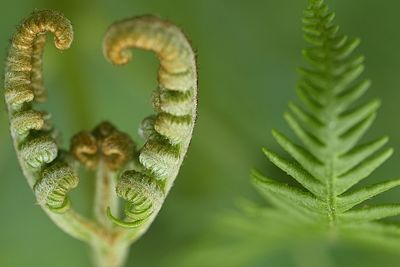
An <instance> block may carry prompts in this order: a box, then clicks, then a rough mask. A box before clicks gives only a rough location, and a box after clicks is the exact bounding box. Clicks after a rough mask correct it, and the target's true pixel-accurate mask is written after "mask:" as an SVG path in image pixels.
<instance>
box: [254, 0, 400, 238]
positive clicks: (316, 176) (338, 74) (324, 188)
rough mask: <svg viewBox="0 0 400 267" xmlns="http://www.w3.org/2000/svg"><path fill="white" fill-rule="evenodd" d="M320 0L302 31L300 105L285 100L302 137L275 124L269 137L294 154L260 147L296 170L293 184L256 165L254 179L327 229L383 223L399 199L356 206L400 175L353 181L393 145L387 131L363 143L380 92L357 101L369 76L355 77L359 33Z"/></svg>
mask: <svg viewBox="0 0 400 267" xmlns="http://www.w3.org/2000/svg"><path fill="white" fill-rule="evenodd" d="M333 20H334V13H332V12H330V11H329V9H328V7H327V5H326V4H325V3H324V1H323V0H309V3H308V7H307V9H306V10H305V12H304V17H303V31H304V37H305V39H306V41H307V42H308V43H309V44H310V47H308V48H306V49H305V50H303V56H304V58H305V59H306V61H307V62H308V63H310V66H309V67H308V68H301V69H300V70H299V72H300V81H299V83H298V87H297V94H298V96H299V97H300V99H301V101H302V105H298V104H295V103H290V104H289V111H288V112H287V113H285V115H284V118H285V120H286V121H287V123H288V124H289V126H290V128H291V129H292V130H293V132H294V133H295V135H296V136H297V137H298V139H299V140H300V141H301V142H302V145H298V144H296V143H295V142H293V141H291V140H290V139H289V138H288V137H287V136H286V135H284V134H283V133H281V132H279V131H277V130H274V131H273V132H272V134H273V137H274V138H275V140H276V141H277V142H278V144H279V145H280V146H281V147H282V148H283V149H284V150H285V151H286V152H287V153H288V154H289V155H290V156H291V157H292V158H293V159H292V160H289V159H287V158H285V157H282V156H280V155H279V154H277V153H275V152H273V151H271V150H269V149H267V148H264V149H263V152H264V153H265V155H266V156H267V158H268V159H269V160H270V161H271V162H272V163H273V164H275V165H276V166H277V167H279V168H280V169H281V170H283V171H284V172H286V173H287V174H288V175H290V176H291V177H293V179H295V180H296V181H297V182H298V183H299V184H300V185H301V187H300V188H299V187H295V186H291V185H286V184H283V183H281V182H278V181H276V180H274V179H270V178H267V177H264V176H263V175H261V174H260V173H258V172H257V171H254V172H253V177H254V183H255V185H256V187H257V188H258V189H259V191H260V192H261V193H262V194H264V195H265V196H266V197H267V198H268V199H269V200H270V201H271V202H272V203H273V204H274V205H276V206H277V207H278V208H279V209H281V210H284V211H285V212H288V213H290V214H292V215H294V216H297V218H299V219H300V220H304V221H307V222H312V223H316V224H319V225H325V226H326V227H328V228H330V229H331V230H332V232H334V233H335V232H337V231H338V230H340V229H350V228H355V227H357V228H358V229H359V230H361V229H362V228H363V227H364V228H365V229H369V230H370V229H373V228H374V227H375V228H376V229H377V228H380V227H384V225H383V224H380V223H377V222H376V221H377V220H379V219H383V218H387V217H390V216H396V215H399V214H400V205H399V204H390V205H372V206H366V207H363V208H358V207H356V206H357V205H359V204H361V203H363V202H364V201H366V200H368V199H370V198H372V197H374V196H376V195H378V194H380V193H382V192H384V191H387V190H389V189H391V188H393V187H396V186H399V185H400V179H396V180H389V181H385V182H381V183H378V184H374V185H370V186H367V187H363V188H359V189H353V187H354V186H355V185H356V184H357V183H359V182H360V181H362V180H363V179H365V178H367V177H368V176H369V175H370V174H371V173H372V172H373V171H374V170H375V169H376V168H378V167H379V166H380V165H381V164H382V163H383V162H385V161H386V160H387V159H388V158H389V157H390V156H391V155H392V153H393V150H392V149H391V148H384V146H385V144H386V143H387V141H388V138H387V137H381V138H377V139H375V140H373V141H370V142H367V143H362V144H359V143H360V139H361V138H362V137H363V135H364V134H365V132H366V131H367V130H368V128H369V127H370V126H371V124H372V123H373V121H374V119H375V117H376V111H377V109H378V108H379V106H380V101H379V100H372V101H369V102H366V103H364V104H361V105H358V104H356V101H357V100H358V99H359V98H360V97H361V96H362V95H363V94H364V93H365V92H366V91H367V89H368V88H369V87H370V84H371V82H370V81H369V80H360V79H359V77H360V75H361V74H362V72H363V71H364V65H363V62H364V57H363V56H354V55H353V52H354V50H355V49H356V47H357V46H358V45H359V43H360V41H359V39H352V38H349V37H347V36H346V35H343V34H341V33H339V27H338V26H337V25H335V24H334V23H333Z"/></svg>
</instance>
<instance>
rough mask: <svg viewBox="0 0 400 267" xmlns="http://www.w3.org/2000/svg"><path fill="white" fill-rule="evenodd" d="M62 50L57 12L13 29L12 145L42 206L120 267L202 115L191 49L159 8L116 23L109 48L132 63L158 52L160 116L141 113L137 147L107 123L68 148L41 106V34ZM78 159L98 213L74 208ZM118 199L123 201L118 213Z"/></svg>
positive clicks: (68, 36) (99, 259) (66, 42)
mask: <svg viewBox="0 0 400 267" xmlns="http://www.w3.org/2000/svg"><path fill="white" fill-rule="evenodd" d="M47 32H51V33H53V34H54V36H55V38H54V43H55V45H56V47H57V48H59V49H67V48H68V47H69V46H70V45H71V42H72V39H73V31H72V26H71V23H70V22H69V21H68V19H66V18H65V17H64V16H63V15H62V14H60V13H58V12H55V11H39V12H35V13H33V14H32V15H31V16H30V17H29V18H27V19H26V20H25V21H24V22H23V23H22V25H21V26H20V27H19V28H18V29H17V32H16V33H15V35H14V37H13V39H12V42H11V47H10V49H9V54H8V58H7V64H6V71H5V100H6V104H7V107H8V114H9V119H10V129H11V136H12V139H13V142H14V147H15V150H16V153H17V156H18V159H19V163H20V165H21V168H22V170H23V173H24V175H25V177H26V178H27V180H28V184H29V185H30V187H31V188H32V189H33V191H34V192H35V195H36V198H37V201H38V203H39V204H40V206H41V208H42V209H43V210H44V211H45V212H46V214H47V215H48V216H49V217H50V218H51V219H52V220H53V221H54V222H55V223H56V224H57V225H58V226H59V227H60V228H61V229H62V230H64V231H65V232H66V233H68V234H70V235H71V236H73V237H75V238H77V239H80V240H82V241H85V242H87V243H88V244H90V245H91V246H92V247H93V250H94V256H95V261H96V264H97V266H103V267H118V266H122V265H123V263H124V262H125V259H126V255H127V251H128V248H129V245H130V244H131V243H133V242H134V241H135V240H137V239H138V238H139V237H140V236H141V235H142V234H144V232H145V231H146V230H147V229H148V228H149V226H150V225H151V223H152V222H153V220H154V219H155V217H156V215H157V214H158V212H159V210H160V208H161V206H162V204H163V202H164V200H165V198H166V196H167V194H168V192H169V190H170V189H171V187H172V185H173V182H174V180H175V178H176V176H177V175H178V172H179V168H180V166H181V164H182V161H183V159H184V157H185V154H186V151H187V149H188V146H189V143H190V140H191V137H192V132H193V128H194V124H195V120H196V110H197V72H196V63H195V56H194V52H193V50H192V48H191V46H190V44H189V42H188V40H187V39H186V37H185V35H184V34H183V33H182V32H181V30H180V29H179V28H177V27H176V26H174V25H173V24H171V23H169V22H166V21H163V20H161V19H159V18H157V17H153V16H141V17H134V18H130V19H126V20H123V21H120V22H117V23H115V24H113V25H112V26H111V27H110V29H109V30H108V31H107V33H106V36H105V39H104V55H105V57H106V58H107V59H108V60H109V61H110V62H111V63H113V64H116V65H120V64H125V63H128V62H129V60H130V58H131V54H130V51H129V49H132V48H140V49H145V50H150V51H153V52H155V53H156V54H157V56H158V58H159V60H160V64H161V66H160V70H159V73H158V81H159V86H158V88H157V90H156V91H155V93H154V97H153V100H152V103H153V107H154V110H155V112H156V114H155V115H152V116H150V117H148V118H146V119H144V121H143V123H142V125H141V128H140V133H141V134H142V136H143V138H144V139H145V144H144V146H143V147H142V148H140V149H138V150H137V149H136V146H135V144H134V142H133V141H132V140H131V138H130V137H129V136H128V135H127V134H125V133H123V132H120V131H119V130H117V129H116V128H115V127H114V126H113V125H112V124H111V123H108V122H103V123H101V124H100V125H99V126H97V127H95V129H94V130H93V131H91V132H86V131H83V132H80V133H78V134H76V135H75V136H74V137H73V138H72V140H71V147H70V149H69V150H68V151H66V150H62V149H61V148H60V144H58V142H57V141H56V140H57V137H56V133H57V131H56V130H55V128H54V127H53V126H52V124H51V123H50V115H49V114H48V113H46V112H43V111H39V110H37V109H35V104H36V103H37V102H42V101H44V100H45V99H46V92H45V90H44V87H43V78H42V55H43V49H44V46H45V40H46V38H45V34H46V33H47ZM80 166H83V167H86V168H87V169H89V170H91V171H94V172H96V174H97V176H96V190H95V191H96V194H95V201H94V207H93V210H94V220H92V219H89V218H85V217H83V216H81V215H79V214H78V213H77V212H76V211H74V209H73V207H72V205H71V201H70V200H69V198H68V196H67V195H68V192H69V191H70V190H72V189H73V188H75V187H76V186H77V185H78V182H79V178H78V175H77V170H78V168H79V167H80ZM118 197H120V198H122V199H124V200H126V204H125V209H124V211H125V216H124V218H123V219H118V216H119V215H116V216H114V215H112V214H118V212H119V208H118V206H119V205H118V204H119V201H118Z"/></svg>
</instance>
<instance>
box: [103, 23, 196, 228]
mask: <svg viewBox="0 0 400 267" xmlns="http://www.w3.org/2000/svg"><path fill="white" fill-rule="evenodd" d="M103 48H104V49H103V51H104V55H105V57H106V58H107V59H108V60H109V61H110V62H111V63H112V64H115V65H122V64H126V63H128V62H129V61H130V59H131V52H130V49H132V48H141V49H144V50H150V51H153V52H155V53H156V54H157V56H158V58H159V60H160V69H159V72H158V83H159V85H158V88H157V90H156V91H155V92H154V97H153V107H154V110H155V112H156V114H155V115H152V116H150V117H148V118H146V119H145V120H144V121H143V123H142V128H141V129H140V132H141V134H142V136H143V137H144V138H146V142H145V144H144V146H143V147H142V148H141V150H140V151H139V162H140V163H141V164H142V166H143V168H142V169H141V170H138V172H132V171H128V172H125V173H124V174H123V179H121V180H119V182H118V185H117V194H118V196H119V197H121V198H123V199H124V200H126V201H127V204H126V208H125V216H126V218H125V219H124V220H120V219H117V218H115V217H114V216H112V215H111V211H110V210H108V214H109V217H110V218H111V219H112V220H113V221H114V222H115V223H116V224H118V225H120V226H124V227H137V226H138V225H140V224H142V223H144V222H146V221H148V220H149V219H150V218H151V217H152V216H153V217H154V216H155V215H156V214H157V213H158V211H159V209H160V207H161V203H162V202H163V201H164V198H165V196H166V194H167V193H168V191H169V189H170V188H171V186H172V184H173V181H174V180H175V178H176V175H177V173H178V171H179V168H180V165H181V164H182V161H183V158H184V156H185V154H186V151H187V148H188V146H189V143H190V140H191V136H192V131H193V127H194V123H195V119H196V107H197V72H196V61H195V54H194V52H193V50H192V48H191V45H190V43H189V42H188V40H187V38H186V37H185V35H184V34H183V33H182V32H181V30H180V29H179V28H177V27H176V26H174V25H173V24H171V23H169V22H166V21H164V20H161V19H159V18H157V17H154V16H142V17H135V18H131V19H126V20H122V21H120V22H116V23H114V24H113V25H112V26H111V27H110V29H109V30H108V31H107V33H106V36H105V38H104V43H103ZM154 184H158V186H155V185H154Z"/></svg>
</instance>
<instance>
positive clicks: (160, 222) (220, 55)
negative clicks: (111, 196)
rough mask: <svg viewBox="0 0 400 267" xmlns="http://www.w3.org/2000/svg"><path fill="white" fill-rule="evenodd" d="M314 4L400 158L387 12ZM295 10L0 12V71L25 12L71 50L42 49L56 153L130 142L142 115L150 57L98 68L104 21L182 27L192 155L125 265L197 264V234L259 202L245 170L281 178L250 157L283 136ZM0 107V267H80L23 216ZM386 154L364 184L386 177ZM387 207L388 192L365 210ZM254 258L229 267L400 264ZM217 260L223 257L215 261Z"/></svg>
mask: <svg viewBox="0 0 400 267" xmlns="http://www.w3.org/2000/svg"><path fill="white" fill-rule="evenodd" d="M327 3H328V4H329V5H330V6H331V8H332V9H333V10H335V11H336V13H337V20H336V22H337V23H338V24H340V25H341V27H342V29H344V31H345V32H346V33H348V34H350V35H352V36H358V37H361V39H362V45H361V47H360V49H359V50H358V51H359V52H361V53H363V54H365V55H366V57H367V64H366V66H367V70H366V75H365V77H369V78H371V79H372V81H373V85H374V86H373V88H372V89H371V90H370V91H369V93H368V96H369V97H372V96H379V97H380V98H381V99H382V100H383V107H382V108H381V110H380V113H379V116H378V119H377V121H376V123H375V124H374V126H373V128H372V130H371V131H370V132H369V136H370V137H371V136H377V135H381V134H388V135H389V136H391V145H392V146H393V147H395V149H397V151H400V142H399V140H400V138H399V134H400V125H399V124H398V123H397V118H396V114H398V113H399V112H400V106H399V105H398V102H399V100H400V95H399V94H400V90H399V88H400V75H399V73H400V33H398V27H397V26H398V25H400V16H398V10H399V8H400V2H399V1H395V0H382V1H376V0H351V1H350V0H341V1H333V0H330V1H327ZM305 5H306V1H305V0H302V1H299V0H263V1H261V0H260V1H256V0H252V1H250V0H249V1H243V0H240V1H239V0H198V1H193V0H168V1H166V0H157V1H156V0H154V1H151V0H129V1H126V0H125V1H106V0H103V1H80V0H69V1H51V0H42V1H28V0H26V1H21V0H14V1H1V3H0V10H1V16H0V40H1V42H0V46H1V49H0V52H1V55H0V58H2V59H5V56H6V49H7V47H8V45H9V42H8V40H9V39H10V37H11V36H12V33H13V32H14V30H15V27H16V25H17V24H18V23H19V22H20V21H21V20H22V19H23V18H24V17H26V16H27V15H29V14H30V12H31V11H33V10H35V9H57V10H59V11H61V12H62V13H64V14H65V15H66V16H67V17H68V18H69V19H70V20H71V21H72V23H73V25H74V31H75V40H74V42H73V45H72V47H71V48H70V49H69V50H68V51H65V52H62V53H60V52H59V51H57V50H56V49H55V48H54V46H53V45H52V44H51V43H49V45H48V46H47V49H46V54H45V66H44V68H45V70H44V72H45V79H46V86H47V88H48V92H49V102H47V103H46V104H45V105H44V107H43V108H45V109H47V110H49V111H50V112H51V113H52V114H53V121H54V122H55V124H56V126H57V127H58V128H59V129H60V130H61V131H62V133H63V139H64V145H65V146H67V145H68V140H69V138H70V137H71V135H72V134H74V133H76V132H78V131H79V130H81V129H91V128H92V127H94V126H95V125H96V124H97V123H98V122H100V121H101V120H105V119H107V120H111V121H113V122H114V124H116V125H117V126H118V127H119V128H120V129H122V130H124V131H126V132H128V133H130V134H132V135H133V136H134V137H135V140H139V137H138V135H137V127H138V125H139V123H140V121H141V119H142V118H144V117H145V116H147V115H148V114H150V113H151V107H150V95H151V91H152V89H154V88H155V86H156V72H157V65H158V62H157V60H156V58H155V56H154V55H153V54H151V53H148V52H142V51H135V60H133V62H132V63H130V64H129V65H127V66H125V67H120V68H117V67H113V66H111V65H109V64H108V63H107V62H106V60H105V59H104V58H103V55H102V47H101V44H102V38H103V34H104V32H105V31H106V29H107V27H108V26H109V25H110V24H111V23H112V22H114V21H115V20H119V19H122V18H125V17H129V16H133V15H141V14H157V15H159V16H161V17H163V18H166V19H169V20H171V21H173V22H175V23H176V24H177V25H179V26H181V27H182V28H183V29H184V31H185V32H186V33H187V35H188V36H189V37H190V38H191V41H192V43H193V46H194V48H195V49H196V51H197V54H198V67H199V86H200V99H199V119H198V124H197V126H196V129H195V134H194V137H193V142H192V145H191V147H190V149H189V153H188V156H187V158H186V160H185V162H184V165H183V167H182V170H181V172H180V174H179V176H178V179H177V180H176V183H175V187H174V188H173V190H172V191H171V194H170V195H169V197H168V199H167V201H166V203H165V205H164V207H163V209H162V211H161V212H160V214H159V216H158V217H157V219H156V221H155V223H154V224H153V225H152V227H151V228H150V230H149V231H148V233H147V234H146V235H145V236H144V237H143V238H142V239H140V240H139V242H137V243H136V244H134V245H133V246H132V249H131V254H130V257H129V261H128V264H127V266H129V267H134V266H192V264H191V263H190V262H191V259H190V257H191V255H192V254H193V250H197V252H199V251H200V252H201V249H199V248H200V247H201V246H202V245H201V244H202V241H201V240H202V239H203V237H204V236H210V235H211V238H215V239H216V240H217V239H218V238H220V237H218V235H215V236H213V234H211V233H212V231H211V230H210V229H213V225H214V224H215V221H216V219H217V218H218V217H220V216H223V214H224V213H225V212H226V211H229V210H232V209H234V208H235V204H236V201H237V200H238V199H240V198H248V199H254V200H255V201H256V202H258V203H261V204H263V203H265V202H264V201H263V200H261V198H259V196H258V195H257V193H256V192H255V190H254V189H253V188H252V186H251V184H250V182H249V178H248V177H249V172H250V169H251V168H252V167H257V168H258V169H260V170H262V171H263V172H264V173H269V174H272V175H275V176H282V173H280V172H279V171H277V170H276V169H275V168H274V167H272V165H271V164H269V163H268V162H267V161H266V160H265V159H264V156H263V155H262V153H261V151H260V148H261V147H262V146H268V147H270V148H273V149H275V148H277V146H276V144H275V143H274V142H273V140H272V138H271V135H270V129H271V128H279V129H281V130H283V131H285V132H289V131H288V127H287V126H286V125H285V123H284V121H283V119H282V116H281V114H282V113H283V112H284V111H285V110H286V104H287V102H288V100H290V99H295V98H296V96H295V93H294V87H295V84H296V79H297V76H296V72H295V68H296V67H297V66H300V65H302V64H303V61H302V59H301V53H300V51H301V49H302V47H303V46H304V42H303V39H302V33H301V24H300V21H301V15H302V10H303V8H304V7H305ZM0 106H1V107H0V109H1V110H0V121H1V123H0V149H1V152H0V173H1V177H0V211H1V213H0V214H1V215H0V267H28V266H31V267H32V266H35V267H36V266H40V267H47V266H52V267H54V266H55V267H64V266H65V267H66V266H74V267H87V266H90V259H89V257H88V255H87V254H88V252H89V249H88V247H87V246H86V245H85V244H82V243H80V242H79V241H76V240H74V239H72V238H71V237H69V236H67V235H65V234H64V233H62V232H61V231H60V230H59V229H58V228H56V227H55V226H54V225H53V224H52V223H51V222H50V220H49V219H48V218H47V217H46V216H45V215H44V213H43V212H42V211H41V209H40V208H39V207H38V206H37V205H36V204H35V199H34V196H33V194H32V193H31V191H30V189H29V188H28V185H27V183H26V182H25V179H24V177H23V176H22V174H21V171H20V169H19V167H18V165H17V161H16V158H15V153H14V151H13V149H12V146H11V140H10V137H9V136H8V123H7V118H6V114H5V107H4V103H3V101H1V104H0ZM138 142H139V143H140V142H142V141H138ZM399 155H400V154H399V153H397V154H395V155H394V156H393V157H392V158H391V159H390V160H389V161H388V163H386V164H385V165H384V166H383V167H381V168H380V169H379V170H378V171H377V172H375V173H374V174H373V176H372V177H371V179H370V180H369V181H368V182H372V181H378V180H383V179H387V178H393V177H395V176H399V175H400V170H399V168H398V164H396V163H397V162H399V160H400V158H399ZM92 182H93V181H92V177H87V178H85V179H82V182H81V184H80V186H79V189H77V190H75V191H74V193H73V194H72V195H73V201H74V203H75V204H76V205H77V204H78V203H79V205H80V207H79V209H80V210H81V211H82V212H88V209H89V204H90V198H91V194H92V193H93V190H92V187H91V186H92ZM399 200H400V190H399V189H397V190H392V191H390V192H389V193H386V194H384V195H383V196H381V197H379V198H377V200H375V201H377V202H381V201H389V202H390V201H399ZM264 230H265V231H268V229H264ZM258 239H259V237H258ZM266 243H267V240H266ZM253 245H254V246H257V247H258V249H260V251H261V252H262V253H259V255H258V258H252V259H249V260H248V261H247V263H242V264H241V265H238V266H250V267H256V266H257V267H259V266H260V267H261V266H272V267H280V266H282V267H286V266H288V267H289V266H290V267H291V266H308V267H314V266H315V267H324V266H371V267H372V266H397V265H398V262H400V261H399V260H400V251H398V253H395V252H393V251H392V252H385V251H384V250H381V249H375V248H363V247H360V248H358V247H354V246H346V245H339V244H338V245H329V246H328V248H327V249H326V251H324V253H325V254H324V256H323V257H325V258H324V261H323V262H325V263H324V266H322V265H323V264H321V263H313V261H312V260H308V258H310V255H313V254H314V255H315V253H318V251H317V250H318V249H317V250H315V246H316V247H319V248H320V246H319V245H314V247H312V246H310V247H307V246H306V245H305V246H303V247H302V250H299V251H295V252H294V253H292V251H286V250H285V248H282V249H280V250H279V251H276V250H273V251H272V250H271V249H268V248H267V246H266V247H265V251H263V250H264V247H263V242H260V241H257V242H255V243H254V244H253ZM321 246H323V245H321ZM243 249H244V250H245V249H246V248H243ZM247 249H252V248H251V247H250V248H247ZM200 255H201V253H200ZM220 256H221V257H234V256H235V255H232V254H231V253H229V251H228V252H227V253H226V255H220ZM197 258H198V255H197ZM200 258H201V257H200ZM299 258H301V260H298V259H299ZM213 262H214V261H213V259H210V258H207V259H204V264H203V266H222V267H225V266H224V265H223V264H222V265H221V264H218V265H216V264H213ZM215 262H217V260H216V261H215ZM194 265H195V264H194V263H193V266H194ZM196 266H202V265H201V264H197V265H196ZM226 266H231V265H226Z"/></svg>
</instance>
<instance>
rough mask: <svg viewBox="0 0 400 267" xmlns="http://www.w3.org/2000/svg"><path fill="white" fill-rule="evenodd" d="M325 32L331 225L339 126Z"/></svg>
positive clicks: (327, 172) (329, 212)
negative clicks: (337, 128) (337, 129)
mask: <svg viewBox="0 0 400 267" xmlns="http://www.w3.org/2000/svg"><path fill="white" fill-rule="evenodd" d="M318 16H319V18H320V19H321V20H322V17H321V14H318ZM320 27H324V28H325V27H326V25H320ZM321 32H322V33H323V40H324V41H323V45H322V49H323V51H324V54H325V56H326V66H325V71H324V73H323V76H324V78H325V79H326V81H327V86H326V88H324V89H325V90H326V92H327V96H328V97H327V99H328V103H327V105H326V107H324V109H325V110H324V112H325V114H326V115H327V120H326V125H325V128H326V137H327V138H326V144H325V145H326V146H327V147H326V151H327V153H326V154H327V159H326V161H325V162H324V164H325V175H326V178H327V181H326V191H327V199H326V203H327V212H328V220H329V224H330V225H331V226H335V225H336V223H337V216H336V194H335V180H336V178H337V177H336V175H335V171H334V170H335V169H336V160H337V153H336V149H335V147H336V144H337V143H338V141H339V140H338V138H337V136H336V127H337V115H336V114H335V108H334V107H335V105H336V103H335V102H336V99H335V98H336V96H335V92H334V88H335V80H334V77H333V75H332V73H333V71H332V67H333V57H332V55H331V48H330V47H329V45H330V43H329V41H330V37H329V34H328V33H327V31H325V30H323V29H322V31H321Z"/></svg>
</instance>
